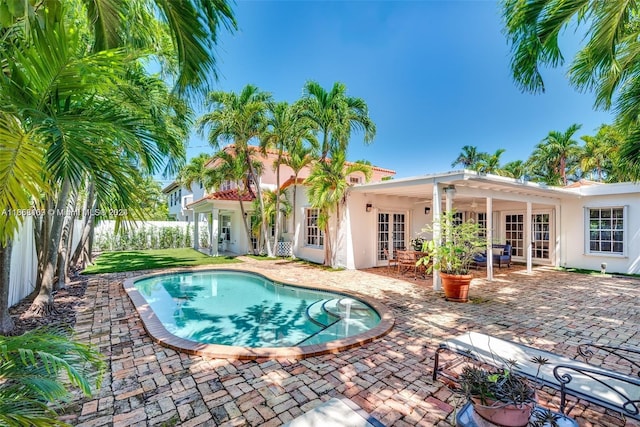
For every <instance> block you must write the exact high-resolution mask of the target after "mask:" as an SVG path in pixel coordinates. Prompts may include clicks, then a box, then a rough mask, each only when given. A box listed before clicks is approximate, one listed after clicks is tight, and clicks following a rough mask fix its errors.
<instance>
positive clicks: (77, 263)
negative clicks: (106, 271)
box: [70, 181, 97, 269]
mask: <svg viewBox="0 0 640 427" xmlns="http://www.w3.org/2000/svg"><path fill="white" fill-rule="evenodd" d="M96 206H97V199H96V195H95V185H94V183H93V182H92V181H91V182H89V185H88V186H87V199H86V200H85V204H84V212H83V215H84V222H83V225H82V234H81V235H80V241H79V242H78V247H76V250H75V251H74V253H73V256H72V257H71V262H70V264H71V265H72V266H73V267H74V268H79V269H83V268H85V267H86V266H87V264H88V263H89V262H91V251H90V242H89V241H90V236H91V235H92V234H93V225H94V223H95V217H94V215H92V213H93V212H95V208H96Z"/></svg>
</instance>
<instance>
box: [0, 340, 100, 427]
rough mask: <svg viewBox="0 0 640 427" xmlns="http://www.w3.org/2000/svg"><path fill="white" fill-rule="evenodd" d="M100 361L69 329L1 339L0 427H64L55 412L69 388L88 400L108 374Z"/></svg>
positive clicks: (65, 399) (68, 397)
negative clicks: (82, 394) (94, 388)
mask: <svg viewBox="0 0 640 427" xmlns="http://www.w3.org/2000/svg"><path fill="white" fill-rule="evenodd" d="M105 367H106V365H105V363H104V361H103V359H102V355H101V354H100V353H98V352H97V351H96V350H95V349H93V347H91V346H89V345H86V344H83V343H80V342H78V341H74V340H73V337H72V335H71V332H70V330H67V329H65V328H60V327H59V328H38V329H34V330H32V331H29V332H26V333H24V334H23V335H19V336H10V337H5V336H0V425H2V426H31V425H33V426H66V425H67V424H65V423H64V422H62V421H60V420H58V415H57V412H56V409H57V407H59V406H60V404H61V403H64V402H65V401H67V400H69V399H70V398H71V397H72V396H71V390H70V387H76V388H79V389H80V390H81V391H82V392H83V393H84V394H85V395H87V396H88V395H90V394H91V391H92V388H93V387H96V388H99V387H100V383H101V380H102V376H103V374H104V372H105Z"/></svg>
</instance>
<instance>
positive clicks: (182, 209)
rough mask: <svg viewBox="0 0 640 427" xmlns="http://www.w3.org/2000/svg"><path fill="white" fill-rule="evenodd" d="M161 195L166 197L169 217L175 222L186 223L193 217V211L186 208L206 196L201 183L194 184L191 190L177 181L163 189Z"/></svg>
mask: <svg viewBox="0 0 640 427" xmlns="http://www.w3.org/2000/svg"><path fill="white" fill-rule="evenodd" d="M162 193H163V194H164V195H165V196H166V197H167V205H168V206H169V216H170V217H171V218H172V219H175V220H176V221H187V222H192V221H193V216H194V214H193V211H192V210H191V209H189V208H188V207H187V206H188V205H189V204H190V203H192V202H193V201H194V200H198V199H201V198H202V197H204V195H205V194H207V192H206V189H205V188H204V186H203V185H202V183H201V182H194V183H193V185H192V186H191V188H187V187H184V186H182V185H180V183H178V182H177V181H173V182H172V183H171V184H169V185H167V186H166V187H165V188H163V189H162Z"/></svg>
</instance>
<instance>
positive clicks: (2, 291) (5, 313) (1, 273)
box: [0, 239, 14, 335]
mask: <svg viewBox="0 0 640 427" xmlns="http://www.w3.org/2000/svg"><path fill="white" fill-rule="evenodd" d="M12 248H13V242H12V240H11V239H8V240H7V244H6V245H5V246H2V244H0V334H2V335H6V334H8V333H9V332H11V331H12V330H13V327H14V324H13V320H12V319H11V316H9V281H10V278H11V274H10V272H11V249H12Z"/></svg>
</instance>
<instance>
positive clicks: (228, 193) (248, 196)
mask: <svg viewBox="0 0 640 427" xmlns="http://www.w3.org/2000/svg"><path fill="white" fill-rule="evenodd" d="M205 198H206V199H209V200H238V189H237V188H234V189H232V190H223V191H216V192H215V193H211V194H209V195H207V196H205ZM255 198H256V197H255V195H254V194H253V192H252V191H247V192H245V193H244V194H243V195H242V201H243V202H251V201H253V199H255Z"/></svg>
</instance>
